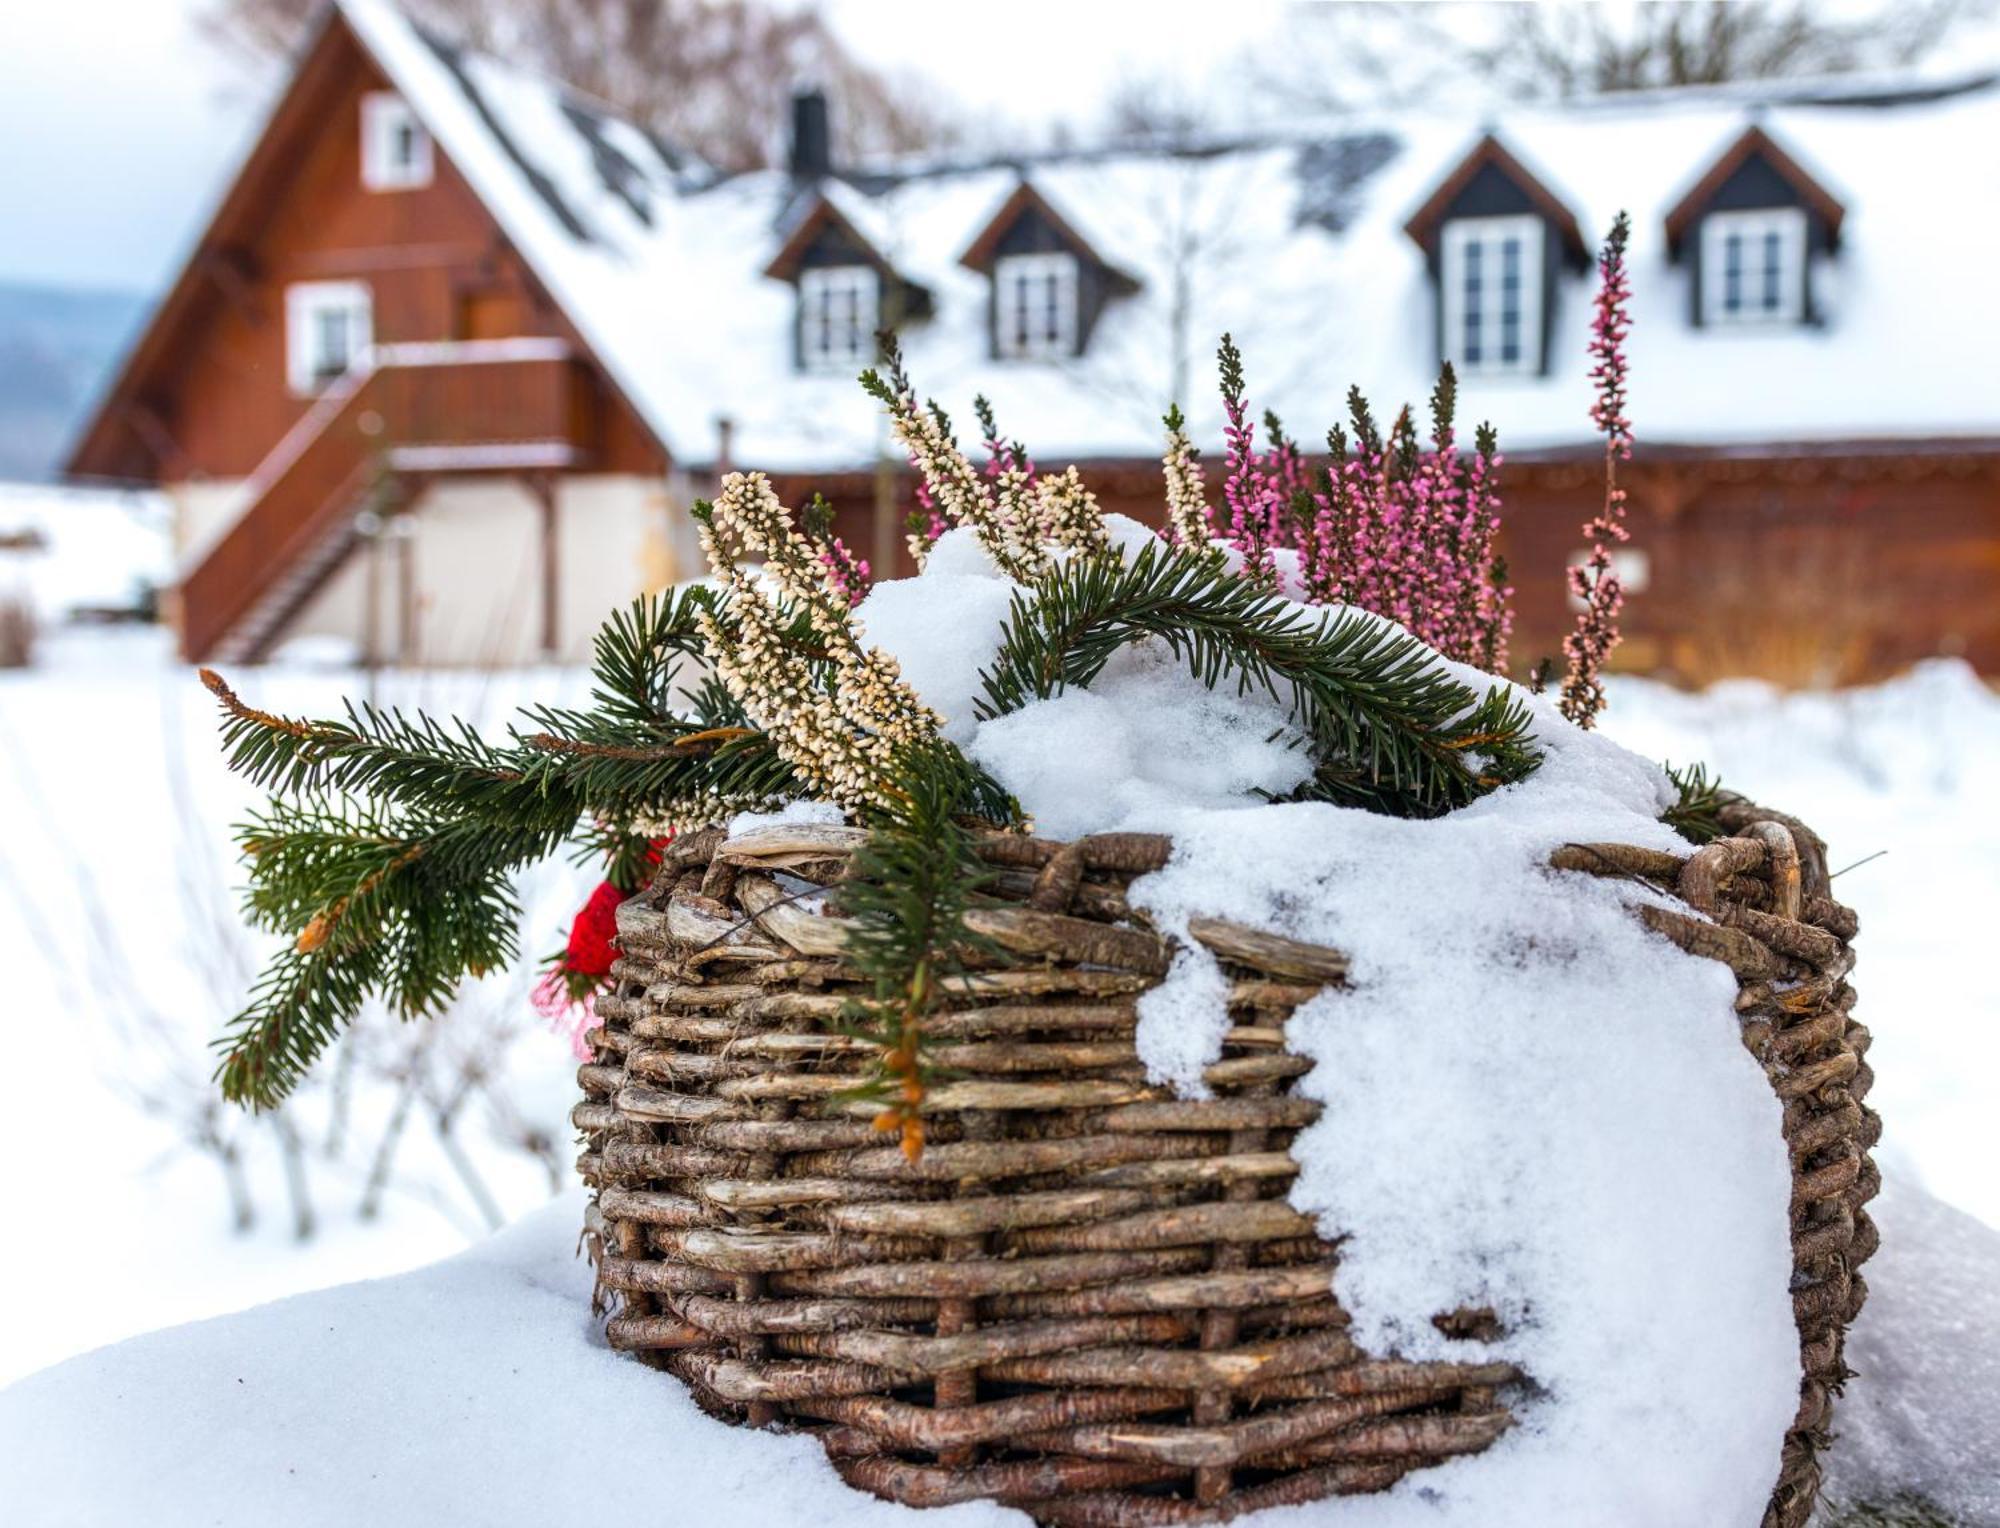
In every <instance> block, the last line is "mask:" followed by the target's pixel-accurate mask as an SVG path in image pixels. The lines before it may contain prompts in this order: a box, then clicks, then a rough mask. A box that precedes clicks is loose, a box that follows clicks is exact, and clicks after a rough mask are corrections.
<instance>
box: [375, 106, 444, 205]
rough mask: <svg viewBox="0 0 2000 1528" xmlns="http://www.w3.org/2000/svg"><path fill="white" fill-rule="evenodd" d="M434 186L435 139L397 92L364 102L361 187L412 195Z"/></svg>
mask: <svg viewBox="0 0 2000 1528" xmlns="http://www.w3.org/2000/svg"><path fill="white" fill-rule="evenodd" d="M430 183H431V135H430V134H429V133H427V132H425V131H424V125H423V123H421V122H419V121H418V120H417V114H416V113H415V112H414V111H412V110H410V103H409V102H408V101H405V100H404V99H403V98H402V97H401V96H399V95H397V94H396V93H395V92H394V91H393V90H377V91H373V92H371V93H370V94H368V95H365V96H363V97H362V98H361V184H362V185H364V186H366V187H367V188H368V189H369V190H370V191H408V190H410V189H412V188H413V187H416V186H428V185H429V184H430Z"/></svg>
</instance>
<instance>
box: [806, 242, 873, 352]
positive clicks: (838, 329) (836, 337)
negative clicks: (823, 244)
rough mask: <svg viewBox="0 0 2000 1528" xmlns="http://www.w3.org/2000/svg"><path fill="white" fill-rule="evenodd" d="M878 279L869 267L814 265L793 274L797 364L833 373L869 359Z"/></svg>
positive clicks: (871, 349)
mask: <svg viewBox="0 0 2000 1528" xmlns="http://www.w3.org/2000/svg"><path fill="white" fill-rule="evenodd" d="M880 293H881V278H880V277H878V276H877V275H876V274H875V270H874V268H873V267H872V266H867V265H820V266H810V267H808V268H807V269H805V270H803V271H801V272H799V364H800V365H801V366H803V367H804V368H805V369H806V370H807V371H839V370H844V369H845V368H847V367H850V366H865V365H867V364H868V363H869V362H870V361H872V360H873V359H874V358H875V313H876V309H877V307H878V305H879V302H880Z"/></svg>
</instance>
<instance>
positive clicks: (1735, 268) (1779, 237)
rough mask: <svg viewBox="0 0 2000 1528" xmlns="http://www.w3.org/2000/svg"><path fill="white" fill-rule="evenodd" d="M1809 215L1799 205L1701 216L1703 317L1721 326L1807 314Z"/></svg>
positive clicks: (1794, 318)
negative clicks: (1807, 223)
mask: <svg viewBox="0 0 2000 1528" xmlns="http://www.w3.org/2000/svg"><path fill="white" fill-rule="evenodd" d="M1805 301H1806V215H1805V212H1804V211H1803V210H1802V209H1800V208H1798V207H1760V208H1758V209H1757V210H1755V211H1752V212H1711V213H1710V214H1709V215H1708V216H1707V217H1705V218H1703V219H1702V220H1701V320H1702V322H1703V323H1704V324H1712V325H1714V326H1715V327H1717V328H1729V327H1733V326H1735V325H1738V324H1795V323H1797V322H1798V321H1799V320H1800V318H1802V317H1803V316H1804V314H1805Z"/></svg>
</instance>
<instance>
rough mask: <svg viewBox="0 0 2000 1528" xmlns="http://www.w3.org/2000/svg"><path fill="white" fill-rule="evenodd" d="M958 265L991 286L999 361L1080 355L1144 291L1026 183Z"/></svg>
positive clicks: (994, 351)
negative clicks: (1121, 305) (1122, 302)
mask: <svg viewBox="0 0 2000 1528" xmlns="http://www.w3.org/2000/svg"><path fill="white" fill-rule="evenodd" d="M958 263H959V264H960V265H962V266H964V267H965V268H966V269H967V270H971V271H977V272H978V273H979V274H980V275H982V276H984V277H986V278H987V280H988V281H990V282H991V283H992V296H993V300H992V305H991V307H989V308H988V310H987V319H988V322H989V324H990V326H991V327H990V330H989V333H988V339H989V340H990V342H991V345H992V354H993V357H994V359H995V360H1000V361H1060V360H1068V359H1070V358H1071V357H1073V356H1080V355H1082V354H1083V353H1084V352H1085V351H1086V350H1087V349H1088V348H1089V346H1090V337H1091V335H1092V333H1093V332H1094V331H1095V330H1096V327H1097V325H1098V323H1099V322H1100V321H1101V320H1102V319H1103V318H1104V316H1105V314H1106V312H1107V311H1108V310H1110V309H1111V308H1113V307H1114V306H1115V304H1116V303H1117V300H1118V299H1119V298H1121V297H1127V296H1130V295H1131V294H1132V293H1134V292H1136V291H1138V290H1139V283H1138V281H1137V280H1136V279H1135V278H1134V277H1132V276H1131V275H1129V274H1128V273H1127V272H1125V271H1123V270H1120V269H1119V268H1118V267H1117V266H1115V265H1113V264H1112V263H1111V262H1110V261H1108V260H1106V259H1105V258H1104V256H1103V255H1102V254H1100V253H1099V252H1098V249H1097V247H1096V246H1095V245H1093V244H1092V243H1091V242H1090V241H1089V240H1087V239H1085V238H1084V236H1083V235H1082V233H1080V232H1079V231H1078V228H1077V225H1076V223H1075V222H1073V221H1072V220H1071V219H1070V218H1069V217H1067V216H1065V215H1064V214H1063V213H1062V212H1060V211H1058V210H1057V208H1056V207H1055V206H1054V204H1052V203H1051V202H1050V201H1049V200H1048V198H1047V197H1045V196H1043V195H1042V193H1041V192H1039V191H1037V190H1036V189H1035V188H1034V186H1032V185H1030V184H1029V183H1028V182H1027V181H1025V180H1024V181H1021V182H1020V183H1019V184H1018V185H1016V186H1015V187H1014V189H1013V191H1011V192H1010V193H1009V194H1008V196H1007V198H1006V200H1005V201H1003V202H1002V203H1001V204H1000V206H999V208H998V209H997V210H996V211H995V212H994V214H993V215H992V216H991V217H990V218H988V219H987V220H986V222H985V223H984V224H983V225H982V226H981V227H980V229H979V231H978V232H977V233H975V234H974V235H973V239H972V242H971V243H970V244H969V245H967V246H966V250H965V253H964V254H962V255H960V256H959V257H958Z"/></svg>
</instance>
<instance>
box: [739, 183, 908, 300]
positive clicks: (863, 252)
mask: <svg viewBox="0 0 2000 1528" xmlns="http://www.w3.org/2000/svg"><path fill="white" fill-rule="evenodd" d="M790 222H791V228H790V231H789V232H787V233H786V235H785V241H784V243H782V244H780V245H779V246H778V252H777V253H776V254H775V255H773V256H772V257H771V263H770V264H769V265H766V266H765V267H764V274H765V275H766V276H769V277H771V278H772V279H773V280H776V281H797V280H798V279H799V272H800V271H801V270H803V269H804V268H805V266H806V265H807V263H808V259H807V257H808V256H810V255H811V254H812V253H813V251H814V250H815V249H816V248H818V247H819V245H820V244H821V243H822V242H823V241H832V242H836V243H838V244H840V245H842V246H844V247H846V248H847V249H848V250H849V251H851V253H852V254H853V256H854V258H855V260H856V261H858V262H859V263H861V264H864V265H872V266H874V267H875V270H876V273H877V274H878V275H880V276H882V277H884V278H885V279H889V278H894V277H895V275H896V271H895V267H894V266H892V265H890V264H889V260H888V257H887V256H885V255H884V254H883V253H882V252H881V251H880V250H879V249H877V248H876V247H875V246H874V245H873V244H872V243H870V242H869V240H868V237H867V235H865V234H864V233H862V231H861V230H860V229H858V228H856V227H855V226H854V221H853V219H851V218H850V217H848V215H847V214H846V213H844V212H842V211H841V210H840V209H839V208H838V207H836V206H834V204H833V201H832V199H831V198H829V197H827V196H826V195H825V194H824V193H815V194H813V195H812V196H811V197H809V198H808V199H807V200H806V202H805V204H804V206H803V208H802V209H801V210H800V211H799V212H797V213H795V214H794V215H793V217H792V218H791V219H790Z"/></svg>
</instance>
